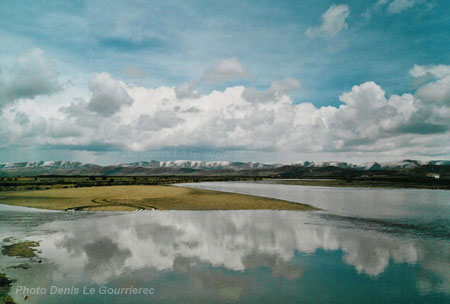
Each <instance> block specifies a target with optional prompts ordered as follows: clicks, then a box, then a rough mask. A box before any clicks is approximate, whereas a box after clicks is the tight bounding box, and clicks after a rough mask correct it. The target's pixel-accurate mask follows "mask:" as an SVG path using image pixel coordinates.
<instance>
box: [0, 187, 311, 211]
mask: <svg viewBox="0 0 450 304" xmlns="http://www.w3.org/2000/svg"><path fill="white" fill-rule="evenodd" d="M0 203H2V204H8V205H16V206H23V207H33V208H42V209H52V210H102V211H130V210H136V209H142V210H145V209H158V210H241V209H254V210H256V209H270V210H317V209H316V208H314V207H312V206H310V205H306V204H298V203H293V202H288V201H283V200H277V199H271V198H265V197H257V196H251V195H243V194H235V193H226V192H219V191H211V190H200V189H190V188H182V187H174V186H106V187H88V188H68V189H49V190H39V191H12V192H3V193H0Z"/></svg>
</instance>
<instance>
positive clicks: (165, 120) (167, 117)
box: [137, 110, 184, 131]
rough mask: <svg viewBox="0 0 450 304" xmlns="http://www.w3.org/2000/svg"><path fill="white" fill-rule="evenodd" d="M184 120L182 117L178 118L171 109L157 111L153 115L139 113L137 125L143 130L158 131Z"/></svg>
mask: <svg viewBox="0 0 450 304" xmlns="http://www.w3.org/2000/svg"><path fill="white" fill-rule="evenodd" d="M182 122H184V120H183V119H181V118H178V117H177V115H176V114H175V113H174V112H172V111H168V110H165V111H157V112H156V113H155V115H154V116H149V115H147V114H144V115H140V116H139V119H138V124H137V125H138V127H139V129H141V130H144V131H159V130H161V129H166V128H173V127H175V126H176V125H178V124H180V123H182Z"/></svg>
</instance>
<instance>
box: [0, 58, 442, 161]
mask: <svg viewBox="0 0 450 304" xmlns="http://www.w3.org/2000/svg"><path fill="white" fill-rule="evenodd" d="M420 69H421V68H420V67H415V68H413V70H414V71H415V72H414V73H415V74H417V75H422V74H423V73H428V72H423V73H422V72H417V71H418V70H420ZM426 69H429V70H430V71H432V72H429V73H434V74H436V75H439V76H440V77H441V76H442V77H441V78H438V77H437V76H436V77H434V78H433V79H432V80H430V81H429V82H428V83H426V84H424V85H423V86H422V87H420V88H419V89H418V90H417V91H416V92H415V94H414V95H413V94H410V93H406V94H401V95H390V96H387V95H386V93H385V91H384V90H383V89H382V88H381V87H380V86H379V85H378V84H376V83H375V82H365V83H362V84H360V85H356V86H354V87H353V88H352V89H351V90H349V91H347V92H344V93H342V94H341V95H340V96H339V100H340V101H341V102H342V104H341V105H340V106H338V107H335V106H325V107H316V106H315V105H313V104H311V103H308V102H301V103H294V102H293V101H292V100H291V98H290V97H289V95H288V94H289V92H291V91H292V90H296V89H298V88H299V86H300V82H299V81H298V80H296V79H293V78H286V79H283V80H280V81H274V82H273V83H272V84H271V86H270V87H269V88H268V89H267V90H265V91H259V90H256V89H254V88H248V87H244V86H234V87H228V88H226V89H225V90H223V91H217V90H215V91H212V92H210V93H208V94H203V95H201V94H199V95H198V96H196V98H184V99H183V98H181V96H182V95H180V90H179V88H178V89H177V88H173V87H165V86H161V87H157V88H153V89H149V88H145V87H141V86H136V85H127V84H126V83H124V82H122V81H119V80H115V79H113V78H112V77H111V76H110V75H109V74H106V73H101V74H97V75H95V76H94V77H93V79H92V81H91V85H90V94H89V95H87V96H86V98H82V99H76V100H73V101H71V102H70V101H69V102H66V103H65V104H64V105H62V106H59V107H58V108H56V109H48V110H46V111H45V112H44V111H35V110H33V109H30V108H29V107H28V104H26V103H25V104H23V105H22V104H21V103H20V104H19V103H18V104H17V105H14V106H10V107H11V108H10V110H9V111H4V113H3V114H1V117H0V130H6V131H4V132H3V133H5V132H6V133H5V134H3V133H1V134H2V138H5V140H6V141H4V142H3V141H2V142H1V144H2V145H7V144H8V143H9V144H14V143H21V144H24V143H26V144H29V145H38V146H46V145H47V146H51V147H65V148H67V147H71V149H80V150H82V149H92V148H91V147H92V146H95V149H102V147H103V148H104V149H108V150H110V149H113V148H114V147H120V149H124V150H130V151H148V150H157V149H161V148H175V147H176V148H180V147H183V148H195V149H209V150H243V151H276V152H277V153H285V152H286V153H311V152H313V153H335V152H349V151H352V152H355V153H363V152H387V151H389V152H390V153H397V154H408V153H411V152H413V153H415V154H416V155H417V154H422V155H445V153H449V152H450V147H449V146H448V140H445V138H446V137H448V130H450V122H449V120H448V117H450V107H449V104H448V102H447V100H448V99H447V97H448V95H446V94H448V87H449V85H448V83H447V81H448V78H447V77H449V76H443V75H444V73H443V72H439V73H438V72H436V69H434V67H427V68H426ZM439 70H440V69H439ZM412 73H413V72H412ZM187 91H188V93H189V91H190V90H187ZM187 95H189V94H187ZM185 96H186V95H185ZM28 102H32V101H28ZM19 112H20V113H23V115H22V114H18V113H19ZM25 117H28V123H27V122H26V121H27V119H26V118H25Z"/></svg>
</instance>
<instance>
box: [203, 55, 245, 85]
mask: <svg viewBox="0 0 450 304" xmlns="http://www.w3.org/2000/svg"><path fill="white" fill-rule="evenodd" d="M248 74H249V73H248V71H247V70H246V69H245V68H244V66H243V65H242V64H241V63H240V62H239V61H238V60H237V59H236V58H229V59H224V60H221V61H219V62H218V63H217V64H216V65H215V66H214V68H212V69H209V70H206V71H205V73H204V74H203V77H202V80H203V81H205V82H208V83H221V82H224V81H230V80H235V79H239V78H244V77H247V76H248Z"/></svg>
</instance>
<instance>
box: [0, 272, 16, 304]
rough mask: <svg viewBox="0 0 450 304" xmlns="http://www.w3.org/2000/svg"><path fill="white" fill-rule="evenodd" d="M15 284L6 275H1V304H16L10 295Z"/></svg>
mask: <svg viewBox="0 0 450 304" xmlns="http://www.w3.org/2000/svg"><path fill="white" fill-rule="evenodd" d="M13 282H14V281H13V280H10V279H9V278H8V277H7V276H6V275H5V274H4V273H0V304H16V302H15V301H14V299H13V298H12V297H11V296H10V295H8V292H9V290H10V287H11V283H13Z"/></svg>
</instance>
